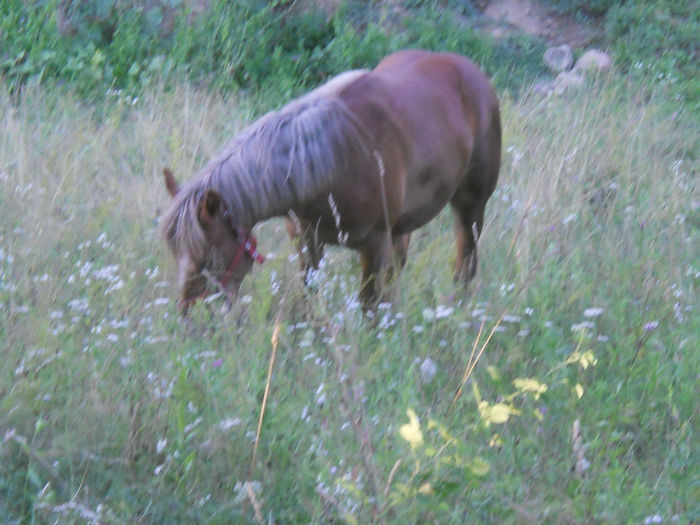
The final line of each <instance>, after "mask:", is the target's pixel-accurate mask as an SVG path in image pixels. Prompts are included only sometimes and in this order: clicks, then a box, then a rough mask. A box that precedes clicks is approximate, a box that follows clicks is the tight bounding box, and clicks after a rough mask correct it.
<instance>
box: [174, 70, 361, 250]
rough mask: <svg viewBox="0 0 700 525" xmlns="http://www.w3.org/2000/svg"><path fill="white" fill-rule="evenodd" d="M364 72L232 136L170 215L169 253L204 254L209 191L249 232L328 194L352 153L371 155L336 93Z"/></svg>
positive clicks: (186, 188) (348, 75) (183, 192)
mask: <svg viewBox="0 0 700 525" xmlns="http://www.w3.org/2000/svg"><path fill="white" fill-rule="evenodd" d="M364 73H365V72H364V71H349V72H346V73H343V74H341V75H338V76H337V77H334V78H333V79H331V80H330V81H329V82H327V83H326V84H324V85H322V86H321V87H319V88H317V89H316V90H314V91H312V92H311V93H309V94H307V95H305V96H303V97H301V98H299V99H296V100H294V101H292V102H290V103H289V104H287V105H286V106H285V107H283V108H282V109H281V110H279V111H275V112H271V113H268V114H267V115H265V116H263V117H262V118H261V119H260V120H258V121H257V122H255V123H254V124H252V125H251V126H249V127H248V128H246V129H244V130H243V131H242V132H241V133H239V134H238V135H237V136H236V137H234V138H233V140H232V141H231V142H229V144H228V145H227V146H226V147H225V149H224V150H223V151H222V153H221V154H219V155H218V156H217V157H216V158H214V159H213V160H212V161H211V162H209V164H207V166H206V167H205V168H204V169H203V170H202V171H201V172H200V173H199V175H198V176H197V177H195V179H194V180H192V181H191V182H190V183H188V184H186V185H185V186H184V187H183V188H182V189H181V190H180V192H179V193H178V194H177V195H176V197H175V198H174V200H173V202H172V204H171V206H170V208H169V209H168V211H167V212H166V214H165V216H164V218H163V233H164V236H165V238H166V239H167V241H168V243H169V244H170V246H171V248H172V249H173V250H177V251H179V250H182V249H185V250H187V251H188V252H189V253H190V254H191V255H192V256H194V257H196V258H198V259H201V258H202V257H203V255H204V250H206V242H205V238H204V232H203V231H202V229H201V226H200V224H199V221H198V216H197V214H198V208H199V203H200V199H201V197H202V196H203V195H204V194H205V192H206V191H207V190H210V189H211V190H214V191H216V192H217V193H218V194H219V195H220V196H221V198H222V199H223V201H224V203H225V204H226V207H227V209H228V212H229V214H230V216H231V221H232V223H233V224H234V225H235V226H237V227H242V228H246V229H250V228H252V227H253V226H254V225H255V224H256V223H257V222H259V221H262V220H265V219H268V218H270V217H273V216H277V215H282V214H286V213H287V212H288V211H289V209H290V208H291V207H293V206H295V205H299V204H300V203H303V202H306V201H311V200H313V199H314V198H315V197H317V196H318V195H320V194H322V193H323V192H324V191H328V189H329V188H330V186H331V184H332V183H333V182H334V180H336V178H337V177H340V176H343V175H344V174H345V172H346V171H347V169H346V168H347V166H348V165H349V163H350V160H351V158H352V157H353V155H357V154H358V152H361V153H362V154H367V151H368V149H367V146H366V143H367V141H368V135H367V132H366V131H365V129H364V127H363V125H362V124H361V123H360V122H359V120H358V119H357V117H356V116H355V115H354V114H353V113H352V112H350V111H349V109H348V108H347V107H346V106H345V104H344V103H343V102H342V101H341V100H340V98H339V97H338V96H337V92H338V91H339V90H340V89H341V88H342V87H344V86H346V85H347V84H349V83H350V82H353V81H354V80H356V79H357V78H358V77H359V76H361V75H362V74H364Z"/></svg>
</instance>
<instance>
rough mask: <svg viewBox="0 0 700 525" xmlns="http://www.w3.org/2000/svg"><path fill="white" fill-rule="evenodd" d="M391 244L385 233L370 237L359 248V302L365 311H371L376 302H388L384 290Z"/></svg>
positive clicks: (389, 236) (388, 270)
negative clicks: (360, 270) (360, 276)
mask: <svg viewBox="0 0 700 525" xmlns="http://www.w3.org/2000/svg"><path fill="white" fill-rule="evenodd" d="M392 250H393V242H392V240H391V235H389V234H388V233H387V232H376V233H373V234H372V235H370V237H369V238H368V239H367V241H366V242H365V243H364V245H363V246H362V247H361V248H360V257H361V260H362V288H360V300H361V301H362V307H363V309H364V310H365V311H368V310H373V309H374V308H375V307H376V306H377V303H378V302H389V294H388V292H387V290H386V289H385V286H386V282H387V277H388V273H389V272H390V266H391V257H392Z"/></svg>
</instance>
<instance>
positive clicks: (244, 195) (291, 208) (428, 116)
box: [163, 50, 501, 311]
mask: <svg viewBox="0 0 700 525" xmlns="http://www.w3.org/2000/svg"><path fill="white" fill-rule="evenodd" d="M500 157H501V127H500V117H499V110H498V101H497V100H496V96H495V95H494V92H493V90H492V88H491V86H490V85H489V81H488V79H487V78H486V76H485V75H484V74H483V73H482V72H481V71H480V70H479V68H478V67H477V66H476V65H475V64H473V63H472V62H471V61H469V60H468V59H466V58H464V57H462V56H459V55H455V54H448V53H432V52H428V51H421V50H409V51H401V52H398V53H394V54H392V55H390V56H388V57H386V58H385V59H384V60H382V61H381V62H380V63H379V65H378V66H377V67H376V68H375V69H374V70H371V71H365V70H361V71H350V72H346V73H343V74H341V75H339V76H337V77H335V78H333V79H332V80H330V81H329V82H327V83H326V84H324V85H323V86H321V87H320V88H318V89H316V90H314V91H312V92H311V93H309V94H307V95H305V96H303V97H301V98H299V99H297V100H294V101H292V102H291V103H289V104H288V105H286V106H285V107H283V108H282V109H281V110H279V111H277V112H272V113H269V114H267V115H266V116H264V117H262V118H261V119H260V120H258V121H257V122H255V123H254V124H252V125H251V126H250V127H248V128H247V129H245V130H244V131H242V132H241V133H240V134H239V135H238V136H236V137H235V138H234V139H233V140H232V141H231V142H230V143H229V144H228V146H227V147H226V148H225V150H224V151H223V152H222V153H221V155H219V156H218V157H216V158H215V159H214V160H212V161H211V162H210V163H209V164H208V165H207V166H206V168H204V170H203V171H202V172H201V173H200V174H199V176H197V177H196V178H195V179H194V180H193V181H191V182H190V183H188V184H187V185H186V186H185V187H183V188H182V189H180V188H179V187H178V185H177V183H176V182H175V180H174V178H173V176H172V174H171V173H170V172H169V171H168V170H164V174H165V183H166V186H167V188H168V190H169V192H170V193H171V194H172V195H173V197H174V200H173V202H172V204H171V206H170V208H169V210H168V211H167V213H166V214H165V216H164V218H163V232H164V236H165V239H166V240H167V242H168V245H169V246H170V248H171V250H172V252H173V255H174V256H175V259H176V261H177V265H178V271H179V284H180V294H181V295H180V305H181V307H182V308H183V310H185V311H186V310H187V307H188V306H189V305H190V304H191V303H192V302H193V301H194V300H196V298H198V297H200V296H202V295H204V294H206V293H208V291H210V290H211V286H210V284H211V282H212V281H213V282H214V283H216V284H217V287H218V288H220V289H221V290H222V291H223V292H224V293H225V294H226V295H227V296H228V297H232V296H234V295H235V294H236V292H237V291H238V287H239V286H240V283H241V281H242V279H243V277H244V276H245V275H246V274H247V273H248V272H249V271H250V270H251V268H252V266H253V263H254V262H255V261H256V260H258V261H262V256H261V255H260V254H258V252H257V250H256V248H255V239H254V238H253V237H252V236H251V234H250V231H251V229H252V228H253V226H254V225H255V224H256V223H258V222H260V221H263V220H266V219H268V218H271V217H275V216H284V215H286V216H287V218H288V219H287V227H288V230H289V231H290V233H291V234H293V235H296V236H298V237H299V249H300V253H303V256H304V258H303V261H304V262H303V266H304V268H305V269H306V270H309V269H310V268H315V267H317V266H318V263H319V261H320V259H321V257H322V247H323V245H324V244H326V243H331V244H341V245H344V246H348V247H350V248H353V249H355V250H357V251H358V252H359V253H360V256H361V259H362V288H361V290H360V297H361V299H362V301H363V304H364V306H365V307H366V308H371V307H372V305H373V304H374V303H375V302H376V301H377V300H378V299H380V298H381V295H382V294H383V291H384V284H385V282H386V280H387V279H388V277H389V275H390V274H391V270H392V267H393V266H401V265H403V263H404V262H405V260H406V251H407V248H408V234H409V232H411V231H412V230H415V229H416V228H419V227H420V226H423V225H424V224H426V223H427V222H428V221H429V220H431V219H432V218H433V217H435V215H437V213H438V212H439V211H440V210H442V208H444V207H445V205H446V204H447V203H450V204H451V206H452V209H453V212H454V216H455V233H456V237H457V259H456V261H455V273H456V277H458V278H460V279H463V280H464V281H465V282H467V283H468V282H469V281H470V280H471V279H472V278H473V277H474V274H475V273H476V266H477V258H476V244H477V241H478V236H479V233H480V232H481V229H482V226H483V220H484V208H485V206H486V201H487V200H488V199H489V197H490V196H491V194H492V193H493V190H494V188H495V186H496V181H497V179H498V170H499V166H500Z"/></svg>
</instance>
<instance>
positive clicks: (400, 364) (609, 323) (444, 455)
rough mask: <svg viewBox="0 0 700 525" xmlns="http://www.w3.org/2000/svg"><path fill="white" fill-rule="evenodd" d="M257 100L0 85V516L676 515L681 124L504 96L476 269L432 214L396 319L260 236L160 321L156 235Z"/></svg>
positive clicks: (445, 223)
mask: <svg viewBox="0 0 700 525" xmlns="http://www.w3.org/2000/svg"><path fill="white" fill-rule="evenodd" d="M279 102H280V101H278V100H271V99H270V100H262V101H261V100H260V99H259V98H255V97H253V96H251V95H247V94H245V93H243V92H236V91H233V92H231V91H228V92H217V91H215V90H207V89H203V88H201V87H194V86H193V85H192V84H190V83H187V82H181V83H179V84H177V85H176V86H174V87H172V88H170V89H167V90H165V89H160V88H158V87H157V86H155V87H150V88H148V89H146V90H144V91H143V92H142V93H140V94H139V95H138V96H135V95H130V94H127V93H126V92H120V91H118V90H110V91H109V92H107V94H106V95H105V96H104V99H103V100H102V102H101V103H100V104H98V105H95V104H91V103H87V102H85V101H84V100H83V99H82V98H80V97H78V96H76V95H74V94H71V92H70V91H69V90H61V89H46V88H43V87H41V86H39V87H36V86H35V87H31V86H28V87H26V89H24V90H22V91H21V93H20V94H18V93H16V92H14V93H10V92H9V91H8V90H2V91H0V351H1V352H2V355H3V361H4V365H3V367H2V368H1V369H0V519H1V520H2V521H4V522H18V523H20V522H21V523H54V522H60V523H87V522H94V523H97V522H99V523H125V522H131V523H240V522H252V523H272V522H275V523H328V522H347V523H597V522H604V523H661V522H663V523H693V522H697V521H698V519H700V506H699V505H698V502H700V484H699V478H698V470H697V464H698V440H697V434H696V424H697V410H698V404H697V392H698V370H699V369H700V368H699V364H700V363H699V362H698V361H699V360H698V355H699V354H698V347H699V341H698V334H699V333H700V326H699V323H698V315H697V299H696V298H697V284H698V279H699V278H700V268H699V267H698V261H700V257H699V253H698V225H699V224H700V212H699V210H698V194H697V188H696V176H697V158H696V157H697V152H698V151H700V148H699V144H698V142H699V141H698V139H699V137H700V134H699V132H698V127H697V121H696V120H695V118H694V116H693V113H692V112H688V111H687V110H686V109H685V106H684V105H683V104H677V103H675V102H672V101H670V100H668V98H667V97H665V95H664V92H663V90H662V89H660V88H659V89H655V88H652V87H648V86H647V87H645V85H644V84H643V83H639V82H630V81H628V80H627V79H625V78H624V77H623V76H622V75H612V76H610V77H608V78H600V79H589V80H588V84H587V86H586V89H584V90H582V91H581V92H579V93H568V94H567V95H566V96H563V97H558V96H549V97H545V96H542V95H540V94H538V93H534V92H531V91H529V90H527V89H524V90H523V91H522V92H520V93H519V94H517V95H508V94H503V96H502V120H503V129H504V147H503V167H502V171H501V176H500V180H499V185H498V188H497V190H496V192H495V194H494V196H493V197H492V198H491V200H490V202H489V205H488V208H487V219H486V226H485V228H484V231H483V233H482V236H481V240H480V247H479V250H480V267H479V271H478V274H477V277H476V280H475V281H474V282H473V283H472V286H471V287H470V289H469V290H468V291H466V292H465V291H463V290H462V289H461V288H459V287H457V286H455V284H454V282H453V280H452V275H451V272H450V268H451V261H452V257H453V256H454V254H453V249H454V248H453V234H452V224H451V216H450V214H449V211H448V210H446V211H445V212H444V213H442V214H441V215H440V216H439V217H438V218H437V219H435V220H434V221H433V222H431V223H430V224H429V225H428V226H427V227H425V228H423V229H421V230H419V231H418V232H416V233H415V234H414V236H413V238H412V243H411V247H410V251H409V259H408V264H407V266H406V268H405V270H404V271H403V273H402V274H401V275H400V277H399V278H398V279H397V282H396V283H395V285H394V301H393V304H392V305H391V306H389V305H380V307H379V308H378V309H377V311H376V314H375V317H374V318H373V319H368V318H367V317H366V316H365V315H363V314H362V312H361V308H360V307H359V303H358V301H357V290H358V287H359V283H358V279H359V268H358V266H359V263H358V260H357V258H356V257H355V256H354V255H353V254H352V253H350V252H348V251H344V250H342V249H329V250H327V255H326V258H325V259H324V263H325V264H324V266H323V267H322V268H321V270H320V271H319V272H318V275H317V276H315V277H316V278H315V279H314V282H313V283H312V284H311V286H309V287H304V286H303V283H302V279H301V277H300V275H299V272H298V262H297V261H296V252H295V249H294V247H293V245H292V243H291V242H289V241H288V240H287V238H286V232H285V230H284V225H283V223H282V222H281V221H279V220H273V221H269V222H267V223H265V224H262V225H259V226H258V227H257V228H256V230H255V233H256V235H257V237H258V239H259V243H260V246H261V248H262V251H263V252H264V253H265V254H266V255H267V261H266V262H265V264H263V265H261V266H259V267H257V268H256V269H255V271H254V272H253V273H252V274H251V275H250V276H249V277H248V278H247V279H246V281H245V282H244V284H243V288H242V295H241V297H240V299H239V301H238V302H237V303H236V304H235V305H233V307H232V308H231V309H226V308H224V307H223V305H222V303H221V302H220V300H217V299H214V300H212V301H209V302H201V303H199V304H198V305H196V306H195V307H194V308H193V310H192V312H191V319H190V321H189V322H188V323H183V322H181V320H180V319H179V318H178V315H177V309H176V304H175V299H176V289H175V283H174V281H175V275H174V273H175V268H174V263H173V261H172V260H171V257H170V254H169V253H168V252H167V249H166V247H165V245H164V243H163V242H162V240H161V238H160V232H159V229H158V220H159V217H160V214H161V212H162V211H163V209H164V208H165V206H167V203H168V198H169V197H168V196H167V193H166V191H165V188H164V186H163V183H162V176H161V169H162V168H163V166H165V165H167V166H170V167H171V168H173V170H174V171H175V174H176V176H178V177H179V178H180V180H182V179H186V178H188V177H190V176H191V175H192V174H193V173H195V172H196V171H197V170H198V169H199V167H201V166H202V165H203V163H204V162H206V160H208V159H209V158H210V157H211V156H212V155H213V154H215V153H216V152H217V151H218V150H219V149H220V148H221V147H222V146H223V144H224V143H225V141H226V140H227V139H228V138H229V137H230V136H231V135H232V134H234V133H235V132H236V131H237V130H239V129H241V128H242V127H243V126H244V125H245V124H247V123H249V122H251V121H252V120H253V119H254V118H256V117H257V116H258V115H259V114H260V112H261V111H262V109H263V108H269V107H274V106H276V105H279V104H278V103H279Z"/></svg>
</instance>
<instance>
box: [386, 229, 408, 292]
mask: <svg viewBox="0 0 700 525" xmlns="http://www.w3.org/2000/svg"><path fill="white" fill-rule="evenodd" d="M410 240H411V234H410V233H404V234H401V235H394V236H393V237H392V243H393V253H392V259H391V261H389V266H388V268H387V272H386V273H387V277H386V279H387V282H391V281H392V280H393V278H394V277H395V276H396V275H397V274H398V273H399V272H400V271H401V270H403V267H404V266H406V259H407V257H408V244H409V242H410Z"/></svg>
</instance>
